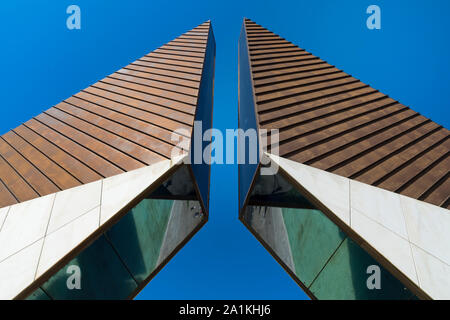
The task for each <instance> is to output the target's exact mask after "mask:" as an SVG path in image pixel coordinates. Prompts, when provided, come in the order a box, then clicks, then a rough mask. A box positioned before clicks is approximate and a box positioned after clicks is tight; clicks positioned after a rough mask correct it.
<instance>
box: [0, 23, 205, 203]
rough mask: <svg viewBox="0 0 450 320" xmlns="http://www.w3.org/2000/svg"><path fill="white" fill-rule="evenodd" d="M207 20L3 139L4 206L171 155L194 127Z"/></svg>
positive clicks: (0, 184)
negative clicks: (175, 137) (178, 137)
mask: <svg viewBox="0 0 450 320" xmlns="http://www.w3.org/2000/svg"><path fill="white" fill-rule="evenodd" d="M210 27H211V26H210V22H209V21H208V22H205V23H203V24H201V25H200V26H198V27H196V28H194V29H192V30H191V31H189V32H186V33H185V34H183V35H181V36H180V37H178V38H177V39H175V40H173V41H171V42H169V43H167V44H166V45H164V46H162V47H161V48H159V49H156V50H155V51H153V52H151V53H149V54H147V55H146V56H144V57H142V58H141V59H138V60H137V61H135V62H133V63H131V64H130V65H128V66H126V67H124V68H122V69H121V70H119V71H117V72H115V73H113V74H111V75H109V76H108V77H106V78H104V79H102V80H100V81H99V82H97V83H95V84H93V85H92V86H90V87H88V88H86V89H84V90H82V91H81V92H79V93H77V94H75V95H73V96H72V97H70V98H68V99H66V100H64V101H63V102H61V103H59V104H57V105H56V106H54V107H52V108H50V109H48V110H47V111H44V112H43V113H41V114H40V115H38V116H36V117H34V118H33V119H31V120H29V121H27V122H25V123H24V124H22V125H20V126H19V127H17V128H15V129H14V130H11V131H9V132H7V133H5V134H4V135H2V136H1V137H0V208H1V207H5V206H8V205H12V204H15V203H19V202H22V201H26V200H30V199H33V198H37V197H40V196H44V195H47V194H50V193H54V192H57V191H60V190H64V189H68V188H72V187H75V186H78V185H81V184H85V183H89V182H92V181H95V180H99V179H101V178H105V177H110V176H113V175H116V174H119V173H123V172H126V171H129V170H133V169H137V168H140V167H143V166H146V165H150V164H152V163H155V162H158V161H161V160H165V159H170V155H171V151H172V148H174V147H175V146H176V144H177V143H178V141H172V139H171V135H172V132H173V131H174V130H177V129H186V132H189V134H188V137H190V134H191V133H192V128H193V123H194V117H195V113H196V108H197V99H198V94H199V87H200V80H201V77H202V71H203V63H204V59H205V53H206V45H207V41H208V35H209V31H210V30H209V29H210Z"/></svg>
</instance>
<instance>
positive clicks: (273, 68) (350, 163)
mask: <svg viewBox="0 0 450 320" xmlns="http://www.w3.org/2000/svg"><path fill="white" fill-rule="evenodd" d="M245 29H246V35H247V43H248V48H249V57H250V65H251V75H252V80H253V84H254V88H253V90H254V95H255V100H256V113H257V121H258V123H259V127H260V128H261V129H268V130H270V129H278V130H279V133H280V146H279V155H280V156H282V157H285V158H288V159H290V160H294V161H297V162H300V163H304V164H306V165H310V166H312V167H316V168H319V169H322V170H326V171H329V172H332V173H335V174H338V175H341V176H344V177H348V178H351V179H355V180H358V181H361V182H364V183H368V184H371V185H373V186H377V187H380V188H384V189H387V190H390V191H393V192H397V193H400V194H403V195H406V196H409V197H412V198H415V199H419V200H422V201H425V202H429V203H432V204H434V205H438V206H441V207H444V208H450V200H449V195H450V181H449V168H450V160H449V149H450V141H449V131H448V130H447V129H445V128H443V127H442V126H440V125H438V124H437V123H435V122H433V121H431V120H429V119H427V118H425V117H423V116H422V115H420V114H419V113H417V112H415V111H413V110H411V109H410V108H408V107H406V106H404V105H402V104H401V103H399V102H398V101H395V100H393V99H391V98H389V97H388V96H387V95H384V94H382V93H381V92H379V91H377V90H375V89H373V88H371V87H370V86H368V85H366V84H364V83H362V82H361V81H359V80H358V79H355V78H353V77H352V76H350V75H349V74H347V73H345V72H343V71H341V70H339V69H337V68H336V67H334V66H332V65H330V64H328V63H326V62H325V61H323V60H321V59H319V58H318V57H316V56H314V55H312V54H311V53H308V52H306V51H305V50H303V49H301V48H299V47H297V46H296V45H294V44H292V43H290V42H288V41H286V40H285V39H283V38H281V37H280V36H278V35H276V34H274V33H272V32H270V31H269V30H267V29H265V28H263V27H261V26H260V25H258V24H256V23H254V22H252V21H250V20H248V19H246V20H245Z"/></svg>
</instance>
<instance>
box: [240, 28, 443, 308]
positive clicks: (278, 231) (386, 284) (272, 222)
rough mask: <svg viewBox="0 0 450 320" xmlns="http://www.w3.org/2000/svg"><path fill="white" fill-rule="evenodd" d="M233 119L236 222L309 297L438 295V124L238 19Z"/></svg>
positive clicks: (440, 245) (440, 230)
mask: <svg viewBox="0 0 450 320" xmlns="http://www.w3.org/2000/svg"><path fill="white" fill-rule="evenodd" d="M239 126H240V128H242V129H244V130H248V129H256V130H258V131H259V133H260V134H259V135H258V137H259V139H258V145H263V146H264V147H266V146H267V150H265V151H264V152H259V154H258V160H259V162H258V163H256V164H251V163H248V162H247V163H246V164H241V165H240V166H239V197H240V200H239V205H240V214H239V216H240V219H241V221H242V222H243V223H244V224H245V225H246V227H247V228H248V229H249V230H250V231H251V232H252V233H253V234H254V235H255V237H256V238H257V239H258V240H259V241H260V242H261V243H262V244H263V245H264V247H265V248H266V249H267V250H268V251H269V252H270V253H271V254H272V255H273V257H274V258H275V259H276V260H277V261H278V262H279V263H280V264H281V265H282V266H283V268H284V269H286V271H287V272H288V273H289V274H290V275H291V277H292V278H293V279H294V280H295V281H296V282H297V283H298V284H299V285H300V286H301V287H302V288H303V290H304V291H305V292H306V293H307V294H308V295H309V296H310V297H312V298H316V299H416V298H419V299H450V233H449V232H448V231H449V230H450V211H449V208H450V202H449V201H450V200H449V196H450V180H449V173H448V172H449V166H450V161H449V149H450V141H449V131H448V130H447V129H445V128H443V127H442V126H440V125H438V124H437V123H435V122H433V121H431V120H429V119H427V118H425V117H423V116H422V115H420V114H419V113H417V112H415V111H413V110H411V109H410V108H408V107H406V106H404V105H402V104H401V103H399V102H398V101H395V100H394V99H391V98H389V97H388V96H386V95H384V94H383V93H381V92H379V91H377V90H375V89H373V88H371V87H370V86H368V85H366V84H364V83H362V82H361V81H359V80H357V79H355V78H354V77H352V76H350V75H348V74H346V73H345V72H343V71H341V70H339V69H337V68H336V67H334V66H332V65H330V64H328V63H327V62H325V61H323V60H321V59H320V58H318V57H316V56H314V55H312V54H310V53H308V52H306V51H305V50H303V49H301V48H299V47H297V46H296V45H294V44H292V43H290V42H288V41H287V40H285V39H283V38H281V37H280V36H278V35H276V34H274V33H272V32H270V31H269V30H267V29H265V28H263V27H261V26H260V25H258V24H256V23H254V22H252V21H250V20H248V19H245V20H244V24H243V27H242V32H241V37H240V41H239ZM263 129H264V130H268V131H267V133H264V132H263ZM271 129H275V130H278V139H275V137H274V134H276V132H271V131H270V130H271ZM266 140H267V141H279V144H278V146H277V147H275V148H273V147H272V148H271V145H270V144H269V145H267V144H268V143H266V142H265V141H266ZM250 149H251V146H249V145H248V144H247V143H244V145H241V146H240V150H244V151H246V152H249V151H250ZM258 150H259V148H258ZM267 166H270V167H272V168H277V167H278V171H277V173H276V174H274V175H267V174H262V172H263V169H265V168H266V167H267Z"/></svg>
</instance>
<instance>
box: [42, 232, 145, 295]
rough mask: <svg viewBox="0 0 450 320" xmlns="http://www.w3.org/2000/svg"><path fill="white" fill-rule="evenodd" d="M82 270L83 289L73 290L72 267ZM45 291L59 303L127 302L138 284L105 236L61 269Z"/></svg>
mask: <svg viewBox="0 0 450 320" xmlns="http://www.w3.org/2000/svg"><path fill="white" fill-rule="evenodd" d="M72 265H75V266H78V267H79V268H80V271H81V288H80V289H76V288H75V289H69V288H68V285H67V280H68V279H69V277H71V276H72V275H73V273H70V272H69V273H68V267H69V266H72ZM42 288H43V289H44V290H45V291H46V292H47V293H48V294H49V295H50V296H51V297H52V298H53V299H58V300H83V299H126V298H127V297H128V296H129V295H130V294H131V293H132V292H133V291H134V290H135V289H136V288H137V284H136V282H135V280H134V279H133V278H132V277H131V275H130V273H129V272H128V270H127V269H126V268H125V266H124V264H123V263H122V261H120V259H119V257H118V256H117V254H116V252H114V250H113V248H112V246H111V244H110V243H109V242H108V241H107V240H106V238H105V236H101V237H100V238H99V239H97V240H96V241H95V242H94V243H93V244H92V245H90V246H89V247H87V248H86V249H85V250H83V251H82V252H81V253H80V254H79V255H78V256H77V257H76V258H75V259H73V260H72V261H70V262H69V263H68V264H67V265H66V266H65V267H64V268H62V269H61V270H59V271H58V272H57V273H56V274H55V275H54V276H53V277H51V278H50V279H49V280H48V281H47V282H46V283H44V284H43V285H42Z"/></svg>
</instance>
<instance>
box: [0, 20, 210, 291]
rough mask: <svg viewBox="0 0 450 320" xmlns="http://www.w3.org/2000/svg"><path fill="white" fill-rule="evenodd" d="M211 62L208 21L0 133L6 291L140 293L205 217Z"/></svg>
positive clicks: (1, 263)
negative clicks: (203, 152) (203, 158)
mask: <svg viewBox="0 0 450 320" xmlns="http://www.w3.org/2000/svg"><path fill="white" fill-rule="evenodd" d="M214 64H215V40H214V35H213V31H212V27H211V24H210V22H209V21H208V22H205V23H203V24H201V25H200V26H198V27H196V28H194V29H192V30H191V31H188V32H186V33H184V34H183V35H181V36H180V37H178V38H176V39H175V40H173V41H171V42H169V43H167V44H166V45H164V46H162V47H160V48H159V49H156V50H155V51H153V52H151V53H149V54H147V55H146V56H144V57H142V58H141V59H138V60H137V61H135V62H133V63H131V64H130V65H128V66H126V67H124V68H122V69H120V70H119V71H117V72H115V73H113V74H111V75H109V76H107V77H106V78H104V79H102V80H100V81H99V82H97V83H95V84H93V85H92V86H90V87H88V88H86V89H84V90H82V91H81V92H79V93H77V94H75V95H73V96H72V97H70V98H68V99H66V100H64V101H63V102H61V103H59V104H57V105H56V106H54V107H52V108H50V109H48V110H46V111H44V112H43V113H41V114H39V115H38V116H36V117H34V118H33V119H31V120H29V121H27V122H26V123H24V124H22V125H20V126H19V127H17V128H16V129H14V130H11V131H10V132H7V133H5V134H4V135H2V136H1V138H0V299H24V298H29V299H126V298H133V297H134V296H135V295H136V294H137V293H138V292H139V291H140V290H141V289H142V288H143V287H144V286H145V285H146V284H147V283H148V282H149V281H150V280H151V279H152V277H154V276H155V274H156V273H157V272H158V271H160V270H161V268H162V267H163V266H164V265H165V264H166V263H167V262H168V261H169V259H170V258H172V257H173V256H174V255H175V253H176V252H177V251H178V250H180V249H181V247H182V246H183V245H184V244H185V243H186V242H187V241H188V240H189V239H190V238H191V237H192V236H193V235H194V234H195V233H196V232H197V231H198V230H199V229H200V228H201V227H202V226H203V225H204V224H205V223H206V221H207V219H208V208H209V177H210V175H209V172H210V167H209V165H206V164H205V163H204V162H202V163H196V164H192V165H191V164H190V163H192V162H191V161H185V160H186V159H189V158H190V157H191V154H193V153H195V151H196V148H202V146H201V145H196V144H194V143H193V140H194V139H191V137H194V136H196V135H202V133H203V131H205V130H207V129H209V128H211V126H212V105H213V85H214ZM194 121H202V126H194ZM199 130H200V131H201V132H198V131H199Z"/></svg>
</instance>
